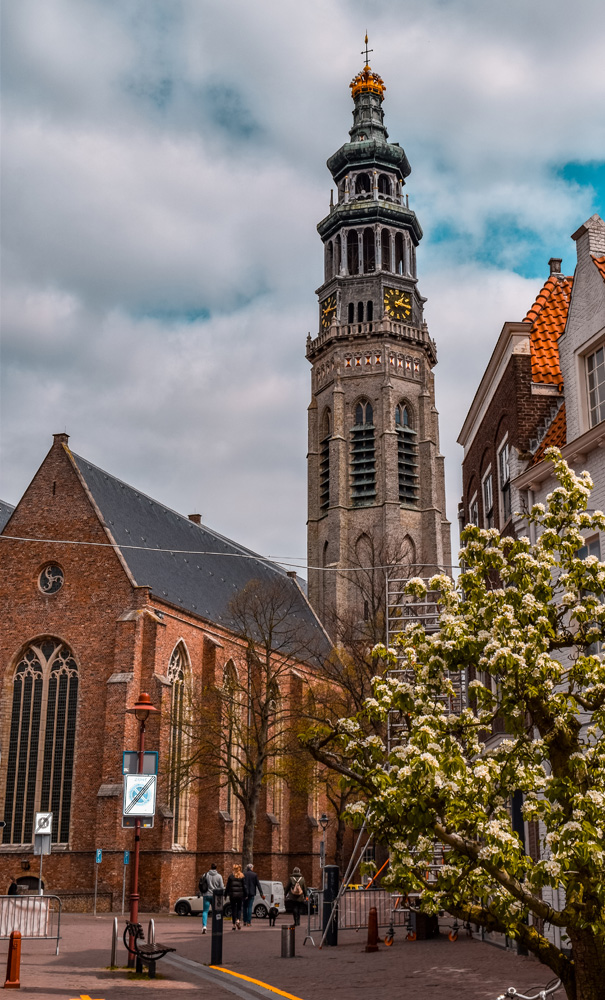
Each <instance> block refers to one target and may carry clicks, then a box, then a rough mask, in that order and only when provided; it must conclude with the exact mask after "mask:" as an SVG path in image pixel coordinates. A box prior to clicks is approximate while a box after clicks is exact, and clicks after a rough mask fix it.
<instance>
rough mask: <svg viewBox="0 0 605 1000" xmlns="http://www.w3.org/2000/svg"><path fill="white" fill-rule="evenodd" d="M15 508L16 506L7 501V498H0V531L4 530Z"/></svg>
mask: <svg viewBox="0 0 605 1000" xmlns="http://www.w3.org/2000/svg"><path fill="white" fill-rule="evenodd" d="M14 509H15V508H14V507H13V506H12V505H11V504H10V503H6V501H5V500H0V531H2V529H3V528H4V525H5V524H7V522H8V520H9V518H10V516H11V514H12V512H13V511H14Z"/></svg>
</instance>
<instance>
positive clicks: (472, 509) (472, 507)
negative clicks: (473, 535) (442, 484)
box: [468, 490, 479, 528]
mask: <svg viewBox="0 0 605 1000" xmlns="http://www.w3.org/2000/svg"><path fill="white" fill-rule="evenodd" d="M468 523H469V524H474V525H475V527H476V528H478V527H479V498H478V496H477V490H475V492H474V493H473V495H472V497H471V500H470V503H469V505H468Z"/></svg>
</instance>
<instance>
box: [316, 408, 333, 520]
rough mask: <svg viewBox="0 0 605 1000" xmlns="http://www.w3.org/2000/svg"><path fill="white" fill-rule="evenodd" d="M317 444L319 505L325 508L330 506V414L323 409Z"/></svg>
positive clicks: (321, 508)
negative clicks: (318, 443)
mask: <svg viewBox="0 0 605 1000" xmlns="http://www.w3.org/2000/svg"><path fill="white" fill-rule="evenodd" d="M321 423H322V427H321V442H320V445H319V507H320V510H327V509H328V507H329V506H330V440H331V437H332V414H331V412H330V410H329V409H327V410H325V411H324V415H323V419H322V422H321Z"/></svg>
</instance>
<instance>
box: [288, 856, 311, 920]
mask: <svg viewBox="0 0 605 1000" xmlns="http://www.w3.org/2000/svg"><path fill="white" fill-rule="evenodd" d="M307 896H308V892H307V886H306V883H305V880H304V878H303V877H302V872H301V870H300V868H293V869H292V874H291V875H290V878H289V879H288V885H287V888H286V899H287V900H288V902H289V903H291V904H292V917H293V919H294V925H295V927H298V925H299V924H300V915H301V913H302V912H303V911H304V909H305V906H306V903H307Z"/></svg>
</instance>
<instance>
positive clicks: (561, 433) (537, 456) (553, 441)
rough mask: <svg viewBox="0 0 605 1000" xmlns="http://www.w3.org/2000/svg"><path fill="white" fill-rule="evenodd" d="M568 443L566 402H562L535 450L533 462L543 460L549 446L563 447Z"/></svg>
mask: <svg viewBox="0 0 605 1000" xmlns="http://www.w3.org/2000/svg"><path fill="white" fill-rule="evenodd" d="M565 444H567V416H566V414H565V403H564V402H563V403H561V406H560V407H559V410H558V412H557V415H556V417H555V419H554V420H553V422H552V424H551V425H550V427H549V428H548V430H547V431H546V434H545V435H544V437H543V438H542V440H541V441H540V444H539V445H538V447H537V448H536V450H535V452H534V457H533V462H534V464H535V463H536V462H541V461H542V459H543V458H544V452H545V451H546V449H547V448H552V447H555V448H562V447H563V446H564V445H565Z"/></svg>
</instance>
